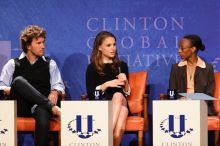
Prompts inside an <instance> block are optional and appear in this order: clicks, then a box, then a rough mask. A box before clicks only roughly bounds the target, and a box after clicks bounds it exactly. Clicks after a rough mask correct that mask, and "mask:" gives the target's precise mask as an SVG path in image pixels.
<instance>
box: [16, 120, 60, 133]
mask: <svg viewBox="0 0 220 146" xmlns="http://www.w3.org/2000/svg"><path fill="white" fill-rule="evenodd" d="M17 131H35V120H34V118H31V117H17ZM50 131H60V120H59V119H57V118H55V117H53V118H51V120H50Z"/></svg>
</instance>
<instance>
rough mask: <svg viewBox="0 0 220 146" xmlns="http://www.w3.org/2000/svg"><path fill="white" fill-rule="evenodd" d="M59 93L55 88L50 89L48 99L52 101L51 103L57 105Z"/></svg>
mask: <svg viewBox="0 0 220 146" xmlns="http://www.w3.org/2000/svg"><path fill="white" fill-rule="evenodd" d="M58 96H59V93H58V91H57V90H52V91H50V94H49V96H48V99H49V100H50V101H51V102H52V104H54V105H57V100H58Z"/></svg>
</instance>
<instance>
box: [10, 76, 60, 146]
mask: <svg viewBox="0 0 220 146" xmlns="http://www.w3.org/2000/svg"><path fill="white" fill-rule="evenodd" d="M10 92H11V93H10V94H11V97H12V99H15V100H17V111H18V116H30V115H31V108H32V106H33V105H35V104H36V105H37V107H36V108H35V110H34V112H32V114H33V116H34V118H35V120H36V125H35V127H36V129H35V146H46V145H48V143H47V142H48V133H49V124H50V122H49V121H50V117H51V112H52V113H53V114H55V115H58V116H59V115H60V108H59V107H58V106H54V105H53V104H52V103H51V102H50V101H49V99H48V98H47V97H46V96H45V95H43V94H41V93H40V92H39V91H38V90H36V89H35V88H34V87H33V86H32V85H31V84H30V83H29V82H28V81H27V80H26V79H25V78H23V77H16V78H15V79H14V81H13V82H12V86H11V91H10Z"/></svg>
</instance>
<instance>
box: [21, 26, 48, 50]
mask: <svg viewBox="0 0 220 146" xmlns="http://www.w3.org/2000/svg"><path fill="white" fill-rule="evenodd" d="M39 37H43V38H46V31H45V30H44V29H43V28H41V27H39V26H37V25H29V26H27V27H25V28H24V30H22V31H21V33H20V44H21V49H22V50H23V52H25V53H27V50H28V48H27V47H28V46H29V45H30V44H31V42H32V40H33V39H34V38H35V39H37V38H39Z"/></svg>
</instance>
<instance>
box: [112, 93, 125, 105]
mask: <svg viewBox="0 0 220 146" xmlns="http://www.w3.org/2000/svg"><path fill="white" fill-rule="evenodd" d="M123 101H124V96H123V94H122V93H120V92H116V93H115V94H114V95H113V97H112V102H117V103H123Z"/></svg>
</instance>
